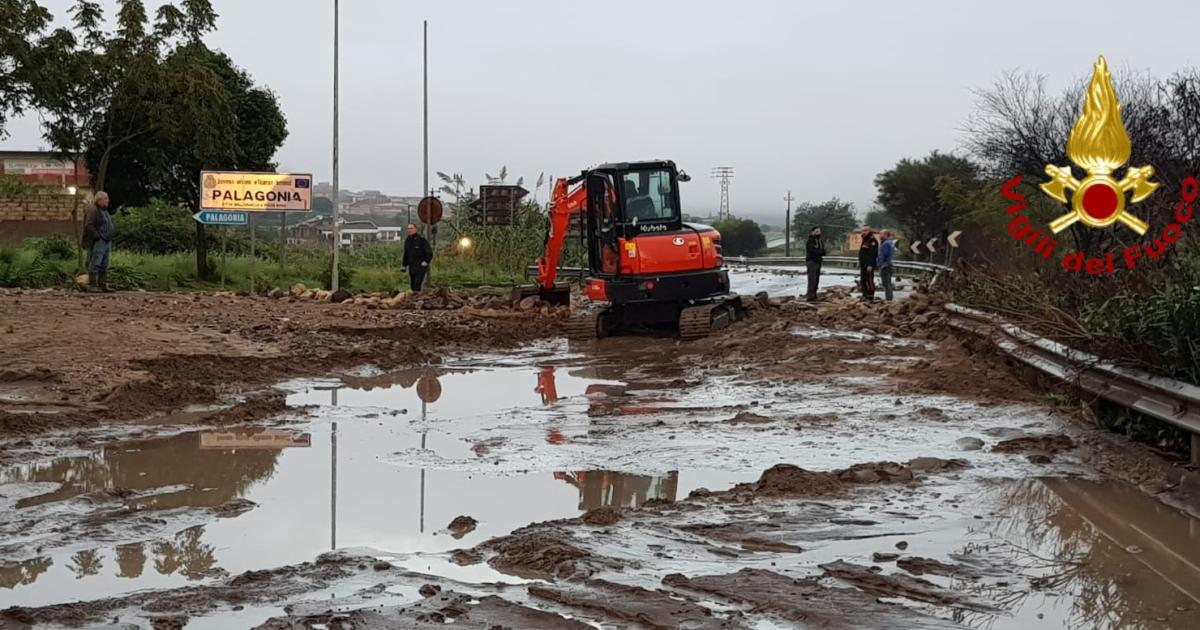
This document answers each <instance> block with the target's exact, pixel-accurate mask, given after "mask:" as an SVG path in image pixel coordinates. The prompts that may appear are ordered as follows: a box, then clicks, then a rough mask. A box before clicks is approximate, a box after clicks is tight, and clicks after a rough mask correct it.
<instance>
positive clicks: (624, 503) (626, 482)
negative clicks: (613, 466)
mask: <svg viewBox="0 0 1200 630" xmlns="http://www.w3.org/2000/svg"><path fill="white" fill-rule="evenodd" d="M554 478H555V479H558V480H561V481H565V482H567V483H569V484H571V485H572V486H575V487H576V488H579V509H581V510H595V509H597V508H603V507H611V508H625V507H628V508H635V507H639V506H641V505H642V504H644V503H645V502H647V501H650V500H655V499H657V500H659V501H666V502H668V503H674V502H675V494H676V492H678V488H679V473H678V472H677V471H671V472H669V473H667V474H665V475H661V476H655V477H650V476H646V475H631V474H628V473H621V472H614V471H611V470H587V471H577V472H556V473H554Z"/></svg>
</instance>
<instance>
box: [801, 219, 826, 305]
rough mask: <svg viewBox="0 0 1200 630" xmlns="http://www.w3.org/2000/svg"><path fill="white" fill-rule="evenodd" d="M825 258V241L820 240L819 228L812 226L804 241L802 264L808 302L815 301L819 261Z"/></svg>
mask: <svg viewBox="0 0 1200 630" xmlns="http://www.w3.org/2000/svg"><path fill="white" fill-rule="evenodd" d="M823 260H825V242H824V241H822V240H821V228H819V227H813V229H811V230H809V231H808V241H807V242H805V243H804V265H805V268H806V272H805V273H806V275H807V276H808V294H807V296H806V299H807V300H808V301H809V302H816V301H817V287H818V285H819V284H820V282H821V262H822V261H823Z"/></svg>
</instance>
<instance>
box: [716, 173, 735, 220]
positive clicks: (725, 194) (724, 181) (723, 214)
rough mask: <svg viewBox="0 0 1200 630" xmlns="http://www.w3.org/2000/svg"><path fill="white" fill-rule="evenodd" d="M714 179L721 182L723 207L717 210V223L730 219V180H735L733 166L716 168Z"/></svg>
mask: <svg viewBox="0 0 1200 630" xmlns="http://www.w3.org/2000/svg"><path fill="white" fill-rule="evenodd" d="M712 178H713V179H715V180H718V181H720V182H721V205H720V207H719V208H717V221H721V220H722V219H728V218H729V180H731V179H733V167H732V166H716V167H713V170H712Z"/></svg>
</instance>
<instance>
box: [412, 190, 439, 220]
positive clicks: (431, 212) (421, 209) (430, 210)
mask: <svg viewBox="0 0 1200 630" xmlns="http://www.w3.org/2000/svg"><path fill="white" fill-rule="evenodd" d="M417 218H419V219H421V223H426V224H428V225H436V224H437V222H438V221H441V220H442V200H441V199H438V198H437V197H426V198H424V199H422V200H421V203H419V204H417Z"/></svg>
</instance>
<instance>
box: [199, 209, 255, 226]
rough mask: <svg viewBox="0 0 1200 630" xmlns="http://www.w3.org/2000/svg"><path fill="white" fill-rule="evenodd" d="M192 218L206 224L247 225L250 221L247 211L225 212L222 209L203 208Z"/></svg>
mask: <svg viewBox="0 0 1200 630" xmlns="http://www.w3.org/2000/svg"><path fill="white" fill-rule="evenodd" d="M192 218H194V219H196V220H197V221H199V222H201V223H203V224H205V225H246V224H247V223H249V222H250V214H249V213H247V212H224V211H221V210H201V211H200V212H197V213H196V214H193V215H192Z"/></svg>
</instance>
